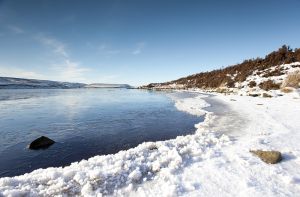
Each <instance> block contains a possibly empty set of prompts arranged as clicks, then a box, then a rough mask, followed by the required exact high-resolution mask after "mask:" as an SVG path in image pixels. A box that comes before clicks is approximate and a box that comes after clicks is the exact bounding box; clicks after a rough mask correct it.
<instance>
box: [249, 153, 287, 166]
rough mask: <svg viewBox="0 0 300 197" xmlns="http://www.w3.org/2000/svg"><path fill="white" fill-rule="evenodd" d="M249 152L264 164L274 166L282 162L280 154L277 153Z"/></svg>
mask: <svg viewBox="0 0 300 197" xmlns="http://www.w3.org/2000/svg"><path fill="white" fill-rule="evenodd" d="M250 152H251V153H253V154H255V155H256V156H258V157H259V158H260V159H261V160H262V161H264V162H265V163H269V164H276V163H278V162H280V161H281V160H282V157H281V153H280V152H278V151H262V150H250Z"/></svg>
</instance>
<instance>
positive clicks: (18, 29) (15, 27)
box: [7, 25, 25, 34]
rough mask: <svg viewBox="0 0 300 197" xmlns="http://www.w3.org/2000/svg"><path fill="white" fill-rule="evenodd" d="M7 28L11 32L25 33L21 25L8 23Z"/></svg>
mask: <svg viewBox="0 0 300 197" xmlns="http://www.w3.org/2000/svg"><path fill="white" fill-rule="evenodd" d="M7 28H8V29H9V30H10V31H11V32H13V33H14V34H23V33H25V31H24V30H23V29H22V28H21V27H18V26H16V25H8V26H7Z"/></svg>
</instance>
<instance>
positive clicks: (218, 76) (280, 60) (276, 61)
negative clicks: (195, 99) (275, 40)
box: [147, 45, 300, 89]
mask: <svg viewBox="0 0 300 197" xmlns="http://www.w3.org/2000/svg"><path fill="white" fill-rule="evenodd" d="M297 61H299V62H300V49H295V50H293V49H291V48H290V47H289V46H286V45H283V46H282V47H281V48H279V49H278V50H277V51H273V52H272V53H270V54H268V55H267V56H266V57H265V58H256V59H250V60H245V61H244V62H242V63H240V64H236V65H233V66H229V67H226V68H224V69H218V70H213V71H210V72H203V73H199V74H195V75H190V76H188V77H184V78H180V79H178V80H174V81H170V82H167V83H161V84H160V85H168V84H173V83H176V84H185V85H186V87H187V88H194V87H197V88H203V89H205V88H218V87H220V86H227V87H234V83H235V82H243V81H245V80H246V78H247V77H248V76H249V75H251V74H252V73H253V71H255V70H258V71H262V70H265V69H268V68H270V67H273V66H276V65H281V64H288V63H293V62H297ZM280 74H281V70H280V69H279V68H278V69H276V70H275V71H272V72H270V73H267V75H268V76H278V75H280ZM232 76H234V77H232ZM268 76H264V77H268ZM156 85H157V84H149V85H148V86H147V87H149V88H151V87H155V86H156ZM253 85H254V84H253Z"/></svg>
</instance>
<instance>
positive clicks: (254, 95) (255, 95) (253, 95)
mask: <svg viewBox="0 0 300 197" xmlns="http://www.w3.org/2000/svg"><path fill="white" fill-rule="evenodd" d="M249 96H252V97H258V96H260V94H249Z"/></svg>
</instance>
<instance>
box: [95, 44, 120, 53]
mask: <svg viewBox="0 0 300 197" xmlns="http://www.w3.org/2000/svg"><path fill="white" fill-rule="evenodd" d="M97 49H98V51H99V52H100V53H103V54H105V55H116V54H119V53H121V51H120V50H118V49H112V48H111V47H109V46H107V45H106V44H101V45H100V46H98V47H97Z"/></svg>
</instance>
